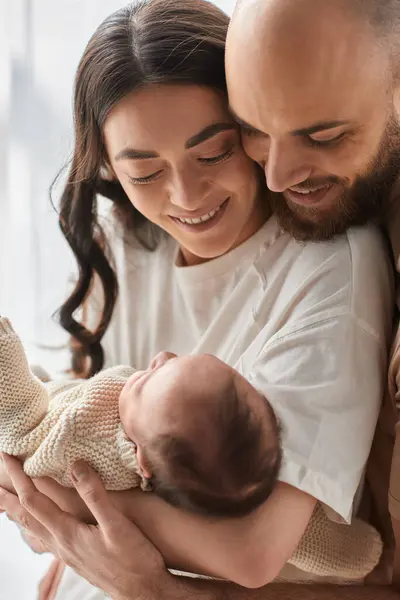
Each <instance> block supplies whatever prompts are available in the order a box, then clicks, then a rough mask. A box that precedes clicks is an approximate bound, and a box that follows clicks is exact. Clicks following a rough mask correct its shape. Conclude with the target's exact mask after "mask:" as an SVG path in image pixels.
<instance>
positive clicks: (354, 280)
mask: <svg viewBox="0 0 400 600" xmlns="http://www.w3.org/2000/svg"><path fill="white" fill-rule="evenodd" d="M106 229H107V236H108V238H109V241H110V246H111V249H112V253H113V256H114V262H115V269H116V272H117V276H118V280H119V297H118V301H117V304H116V307H115V311H114V314H113V318H112V322H111V324H110V327H109V328H108V330H107V332H106V334H105V336H104V339H103V347H104V349H105V354H106V366H111V365H115V364H129V365H132V366H135V367H136V368H138V369H142V368H146V367H147V366H148V365H149V362H150V360H151V359H152V358H153V356H154V355H155V354H157V353H158V352H160V351H162V350H168V351H171V352H175V353H176V354H178V355H184V354H189V353H209V354H214V355H215V356H218V357H219V358H220V359H222V360H223V361H225V362H226V363H228V364H229V365H231V366H233V367H235V368H236V369H237V370H238V371H240V373H242V375H244V376H245V377H246V378H247V379H248V380H249V381H250V382H251V383H252V384H253V385H254V386H255V387H256V388H258V389H259V390H260V391H261V392H262V393H263V394H264V395H265V396H266V397H267V398H268V400H269V401H270V403H271V404H272V406H273V408H274V410H275V412H276V414H277V416H278V418H279V420H280V422H281V424H282V444H283V454H284V460H283V465H282V469H281V473H280V476H279V479H280V480H281V481H284V482H286V483H288V484H290V485H292V486H294V487H296V488H298V489H300V490H303V491H304V492H307V493H308V494H311V495H312V496H314V497H315V498H317V499H318V500H320V501H321V502H322V503H323V504H324V505H325V506H326V507H327V509H328V511H329V510H330V511H331V514H332V515H333V514H336V515H339V517H340V518H342V519H344V520H345V521H349V520H350V519H351V516H352V511H353V502H354V498H355V495H356V492H357V489H358V487H359V485H360V481H361V479H362V476H363V471H364V468H365V464H366V461H367V458H368V454H369V450H370V446H371V442H372V437H373V433H374V429H375V425H376V421H377V417H378V412H379V406H380V402H381V397H382V394H383V385H384V380H385V375H386V355H387V348H388V340H389V334H390V325H391V317H392V280H391V267H390V264H389V262H388V259H387V256H386V250H385V244H384V241H383V240H382V238H381V236H380V234H379V232H378V231H377V230H376V229H374V228H372V227H366V228H357V229H351V230H349V231H348V232H347V234H345V235H343V236H341V237H338V238H336V239H334V240H332V241H329V242H324V243H310V242H308V243H300V242H296V241H295V240H293V238H291V236H289V235H288V234H285V233H283V232H282V231H281V230H280V228H279V226H278V223H277V221H276V220H275V218H274V217H272V218H271V219H269V221H268V222H267V223H266V224H265V225H264V226H263V227H262V228H261V229H260V230H259V231H258V232H257V233H256V234H255V235H254V236H253V237H252V238H250V239H249V240H248V241H247V242H245V243H244V244H243V245H241V246H239V247H238V248H236V249H234V250H232V251H231V252H230V253H228V254H225V255H224V256H221V257H219V258H216V259H214V260H211V261H209V262H206V263H203V264H200V265H196V266H191V267H187V266H184V267H183V266H178V265H179V249H178V247H177V244H176V242H175V241H174V240H173V239H171V238H170V237H163V238H162V240H161V242H160V244H159V245H158V247H157V249H156V250H155V251H153V252H149V251H147V250H144V249H143V248H140V247H139V246H138V243H137V242H135V241H128V240H127V239H126V238H124V235H123V232H122V231H121V229H120V227H118V226H114V225H112V223H111V222H108V224H107V227H106ZM100 309H101V293H100V291H99V288H98V286H95V287H94V289H93V292H92V295H91V298H90V301H89V317H88V318H89V321H88V322H89V324H91V326H94V324H95V322H96V321H97V319H98V316H99V310H100Z"/></svg>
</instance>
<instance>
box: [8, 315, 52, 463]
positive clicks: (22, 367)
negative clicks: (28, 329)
mask: <svg viewBox="0 0 400 600" xmlns="http://www.w3.org/2000/svg"><path fill="white" fill-rule="evenodd" d="M48 404H49V398H48V394H47V391H46V387H45V386H44V385H43V384H42V383H41V382H40V381H39V380H38V379H37V378H36V377H35V376H34V375H33V374H32V372H31V370H30V368H29V364H28V360H27V357H26V355H25V352H24V348H23V346H22V343H21V341H20V339H19V337H18V336H17V334H16V333H15V331H14V329H13V327H12V325H11V323H10V321H9V320H8V319H6V318H4V317H2V318H0V451H2V452H7V453H9V454H14V455H19V454H22V453H24V452H26V451H27V448H26V439H27V435H29V432H30V431H31V430H32V429H33V428H35V427H36V426H37V425H38V424H39V423H40V421H41V420H42V419H43V417H44V416H45V414H46V412H47V408H48Z"/></svg>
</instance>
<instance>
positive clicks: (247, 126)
mask: <svg viewBox="0 0 400 600" xmlns="http://www.w3.org/2000/svg"><path fill="white" fill-rule="evenodd" d="M229 110H230V112H231V115H232V118H233V120H234V121H235V123H237V124H238V125H240V127H243V128H244V129H251V130H252V131H255V132H256V133H261V135H266V133H264V132H263V131H261V129H257V127H253V125H250V123H247V121H243V119H241V118H240V117H238V115H237V114H236V113H235V112H234V111H233V110H232V109H231V108H230V109H229Z"/></svg>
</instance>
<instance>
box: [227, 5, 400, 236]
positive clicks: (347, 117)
mask: <svg viewBox="0 0 400 600" xmlns="http://www.w3.org/2000/svg"><path fill="white" fill-rule="evenodd" d="M381 4H382V3H381V2H378V1H377V0H351V1H349V0H324V1H323V2H321V0H242V1H239V3H238V6H237V8H236V11H235V14H234V17H233V20H232V24H231V27H230V31H229V34H228V41H227V59H226V66H227V79H228V88H229V95H230V102H231V106H232V108H233V111H234V113H236V114H237V116H238V117H239V120H240V121H244V122H245V123H247V124H248V125H250V128H247V129H248V131H247V133H251V137H250V136H244V143H245V147H246V149H247V151H248V153H249V155H250V156H251V157H252V158H254V159H255V160H256V161H257V162H259V163H260V164H261V166H263V168H264V169H265V173H266V178H267V183H268V186H269V187H270V189H271V190H272V191H274V192H283V193H284V197H281V196H279V197H273V200H272V203H273V205H274V209H275V210H276V212H277V214H278V217H280V218H281V221H282V225H283V226H284V227H285V228H287V229H289V230H290V231H292V233H294V234H295V235H297V236H298V237H302V238H309V237H316V238H326V237H330V236H331V235H333V234H335V233H339V232H342V231H343V230H344V229H346V228H347V227H348V226H349V224H353V223H362V222H365V221H366V220H370V219H371V218H373V217H375V216H376V215H377V213H382V212H383V208H384V204H385V202H384V201H385V198H386V197H387V195H388V189H389V188H391V187H392V185H393V183H394V180H395V179H396V178H397V175H398V171H399V168H398V165H399V162H400V131H399V125H398V123H397V122H396V118H397V116H396V111H395V100H396V94H398V89H397V88H396V74H397V72H398V71H399V70H400V69H397V67H400V64H399V62H400V58H396V57H398V54H397V50H396V46H397V44H398V43H399V35H398V34H397V36H396V35H395V32H396V27H397V26H398V24H399V23H400V14H399V13H400V0H387V1H386V3H385V6H384V7H382V6H381ZM335 123H339V124H340V126H338V127H333V126H332V125H333V124H335ZM321 124H322V125H323V124H329V128H325V129H324V128H323V127H320V125H321ZM310 132H313V133H310ZM244 133H246V128H245V129H244ZM314 133H315V135H314ZM330 142H332V143H330ZM339 142H340V143H339ZM321 190H322V191H321ZM324 190H325V192H326V193H323V191H324ZM366 190H367V194H366V193H365V191H366ZM369 190H370V191H371V192H372V193H369ZM310 192H312V193H310ZM313 194H314V195H313ZM314 200H315V202H314Z"/></svg>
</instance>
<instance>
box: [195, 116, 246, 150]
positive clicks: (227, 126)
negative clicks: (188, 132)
mask: <svg viewBox="0 0 400 600" xmlns="http://www.w3.org/2000/svg"><path fill="white" fill-rule="evenodd" d="M231 129H236V127H235V124H234V123H227V122H220V123H213V124H212V125H208V126H207V127H205V128H204V129H202V130H201V131H200V132H199V133H196V135H194V136H192V137H191V138H189V139H188V141H187V142H186V144H185V148H186V150H189V148H194V147H195V146H198V145H199V144H201V143H202V142H205V141H206V140H209V139H210V138H212V137H214V136H215V135H217V134H218V133H221V131H229V130H231Z"/></svg>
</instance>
